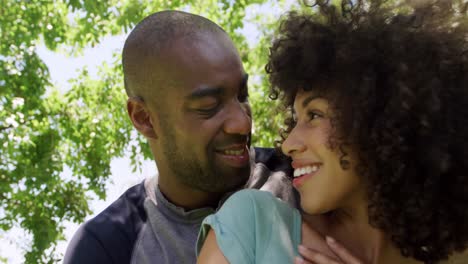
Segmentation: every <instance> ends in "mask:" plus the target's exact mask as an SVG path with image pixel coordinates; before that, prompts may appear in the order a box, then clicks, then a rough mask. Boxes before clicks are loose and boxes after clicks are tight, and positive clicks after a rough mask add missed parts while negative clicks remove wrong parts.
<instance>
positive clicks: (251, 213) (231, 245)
mask: <svg viewBox="0 0 468 264" xmlns="http://www.w3.org/2000/svg"><path fill="white" fill-rule="evenodd" d="M251 191H252V190H242V191H239V192H236V193H234V194H233V195H232V196H231V197H229V199H227V200H226V202H225V203H224V204H223V206H222V207H221V209H220V210H219V211H218V212H217V213H216V214H212V215H210V216H208V217H206V218H205V220H203V223H202V225H201V229H200V233H199V235H198V242H197V256H198V254H199V253H200V250H201V248H202V246H203V242H204V241H205V239H206V236H207V235H208V232H209V231H210V229H213V230H214V232H215V234H216V242H217V243H218V246H219V247H220V249H221V251H222V252H223V254H224V256H225V257H226V259H227V260H228V261H229V263H246V264H248V263H254V260H255V252H254V251H255V232H253V230H252V229H253V228H255V205H254V204H253V203H254V200H253V199H252V196H251V194H250V192H251Z"/></svg>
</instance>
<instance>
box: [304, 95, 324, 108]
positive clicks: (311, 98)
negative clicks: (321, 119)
mask: <svg viewBox="0 0 468 264" xmlns="http://www.w3.org/2000/svg"><path fill="white" fill-rule="evenodd" d="M319 98H321V97H320V96H317V95H309V96H308V97H307V98H306V99H304V101H302V108H306V106H307V105H308V104H309V103H310V102H311V101H313V100H315V99H319Z"/></svg>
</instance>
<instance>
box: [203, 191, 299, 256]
mask: <svg viewBox="0 0 468 264" xmlns="http://www.w3.org/2000/svg"><path fill="white" fill-rule="evenodd" d="M210 229H213V230H214V232H215V234H216V241H217V242H218V246H219V248H220V249H221V251H222V252H223V254H224V256H225V257H226V259H227V260H228V261H229V263H231V264H249V263H252V264H254V263H258V264H259V263H265V264H267V263H268V264H275V263H278V264H285V263H293V262H294V257H295V256H298V255H299V253H298V248H297V247H298V245H299V244H300V242H301V215H300V213H299V211H298V210H297V209H294V208H292V207H290V206H289V205H287V204H286V203H284V202H283V201H281V200H279V199H278V198H276V197H274V196H273V195H272V194H270V193H269V192H265V191H258V190H242V191H239V192H236V193H235V194H233V195H232V196H231V197H230V198H229V199H228V200H227V201H226V202H225V203H224V205H223V206H222V207H221V209H220V210H219V211H218V212H217V213H216V214H212V215H210V216H208V217H207V218H205V220H204V221H203V223H202V227H201V230H200V233H199V235H198V243H197V254H198V253H200V250H201V247H202V246H203V242H204V241H205V238H206V236H207V235H208V231H209V230H210Z"/></svg>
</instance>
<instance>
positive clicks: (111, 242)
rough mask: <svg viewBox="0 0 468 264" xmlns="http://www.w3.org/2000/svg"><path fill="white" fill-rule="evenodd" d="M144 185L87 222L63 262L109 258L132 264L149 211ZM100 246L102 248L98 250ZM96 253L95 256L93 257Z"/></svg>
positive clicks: (141, 184) (125, 193)
mask: <svg viewBox="0 0 468 264" xmlns="http://www.w3.org/2000/svg"><path fill="white" fill-rule="evenodd" d="M145 198H146V191H145V185H144V182H142V183H140V184H137V185H135V186H133V187H131V188H129V189H128V190H127V191H125V192H124V193H123V194H122V195H121V196H120V197H119V198H118V199H117V200H115V201H114V202H113V203H112V204H111V205H109V206H108V207H107V208H106V209H104V210H103V211H102V212H101V213H99V214H98V215H97V216H95V217H94V218H92V219H90V220H89V221H87V222H86V223H84V224H83V225H82V226H81V227H80V228H79V230H78V231H77V232H76V233H75V235H74V237H73V239H72V241H71V242H70V244H69V246H68V249H67V253H66V256H65V260H67V259H68V261H69V262H64V263H79V262H76V260H78V259H87V260H92V259H93V258H94V257H93V255H96V256H95V257H96V259H101V258H103V255H104V254H105V255H106V256H105V257H106V258H108V259H112V262H115V261H116V259H117V260H118V261H119V262H115V263H129V261H130V257H131V252H132V249H133V245H134V243H135V241H136V240H137V237H138V233H139V232H140V230H141V228H142V226H143V224H144V222H145V221H146V218H147V216H146V212H145V209H144V201H145ZM96 246H99V249H97V248H96ZM94 253H95V254H94Z"/></svg>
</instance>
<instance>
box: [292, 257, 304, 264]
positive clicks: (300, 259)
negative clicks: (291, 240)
mask: <svg viewBox="0 0 468 264" xmlns="http://www.w3.org/2000/svg"><path fill="white" fill-rule="evenodd" d="M294 262H295V263H296V264H302V263H304V259H302V258H301V257H296V258H295V259H294Z"/></svg>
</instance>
